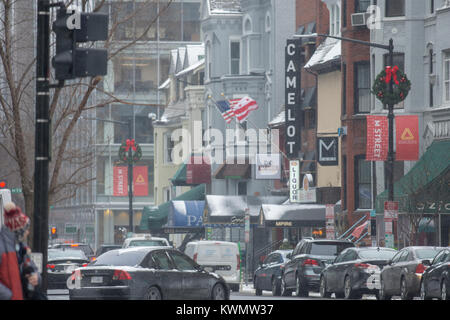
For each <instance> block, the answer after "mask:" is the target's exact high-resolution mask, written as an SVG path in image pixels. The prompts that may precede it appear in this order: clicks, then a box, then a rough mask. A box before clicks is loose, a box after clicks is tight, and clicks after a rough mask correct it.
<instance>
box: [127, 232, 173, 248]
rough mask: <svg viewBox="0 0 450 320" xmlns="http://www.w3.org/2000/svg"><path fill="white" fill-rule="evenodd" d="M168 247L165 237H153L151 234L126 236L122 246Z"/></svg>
mask: <svg viewBox="0 0 450 320" xmlns="http://www.w3.org/2000/svg"><path fill="white" fill-rule="evenodd" d="M153 246H157V247H170V243H169V241H167V239H166V238H159V237H153V236H152V235H151V234H148V233H147V234H134V235H133V236H132V237H130V238H126V239H125V241H124V242H123V245H122V248H130V247H153Z"/></svg>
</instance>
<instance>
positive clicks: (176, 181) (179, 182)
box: [170, 163, 188, 186]
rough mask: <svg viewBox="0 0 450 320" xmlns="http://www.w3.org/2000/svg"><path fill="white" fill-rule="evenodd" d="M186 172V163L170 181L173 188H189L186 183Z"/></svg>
mask: <svg viewBox="0 0 450 320" xmlns="http://www.w3.org/2000/svg"><path fill="white" fill-rule="evenodd" d="M186 170H187V165H186V163H183V164H181V165H180V167H179V168H178V170H177V172H175V174H174V175H173V177H172V178H171V179H170V181H171V182H172V185H173V186H187V185H188V184H187V183H186Z"/></svg>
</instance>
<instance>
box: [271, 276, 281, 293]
mask: <svg viewBox="0 0 450 320" xmlns="http://www.w3.org/2000/svg"><path fill="white" fill-rule="evenodd" d="M272 295H273V296H274V297H278V296H280V295H281V288H280V283H279V282H278V281H277V279H276V278H273V279H272Z"/></svg>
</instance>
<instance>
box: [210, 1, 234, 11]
mask: <svg viewBox="0 0 450 320" xmlns="http://www.w3.org/2000/svg"><path fill="white" fill-rule="evenodd" d="M209 8H210V14H230V13H233V14H235V13H241V12H242V11H241V0H209Z"/></svg>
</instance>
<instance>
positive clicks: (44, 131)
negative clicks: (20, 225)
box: [33, 0, 50, 290]
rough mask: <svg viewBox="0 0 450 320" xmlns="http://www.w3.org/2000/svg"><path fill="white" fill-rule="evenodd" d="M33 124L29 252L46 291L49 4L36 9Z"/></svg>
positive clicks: (41, 3) (45, 0) (40, 3)
mask: <svg viewBox="0 0 450 320" xmlns="http://www.w3.org/2000/svg"><path fill="white" fill-rule="evenodd" d="M36 47H37V56H36V122H35V158H34V165H35V168H34V208H33V251H34V252H40V253H42V288H43V290H46V289H47V272H46V268H45V266H46V265H47V247H48V210H49V208H48V164H49V161H50V150H49V145H50V139H49V138H50V118H49V94H50V91H49V90H50V87H49V85H50V78H49V77H50V2H49V0H39V1H38V10H37V39H36Z"/></svg>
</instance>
